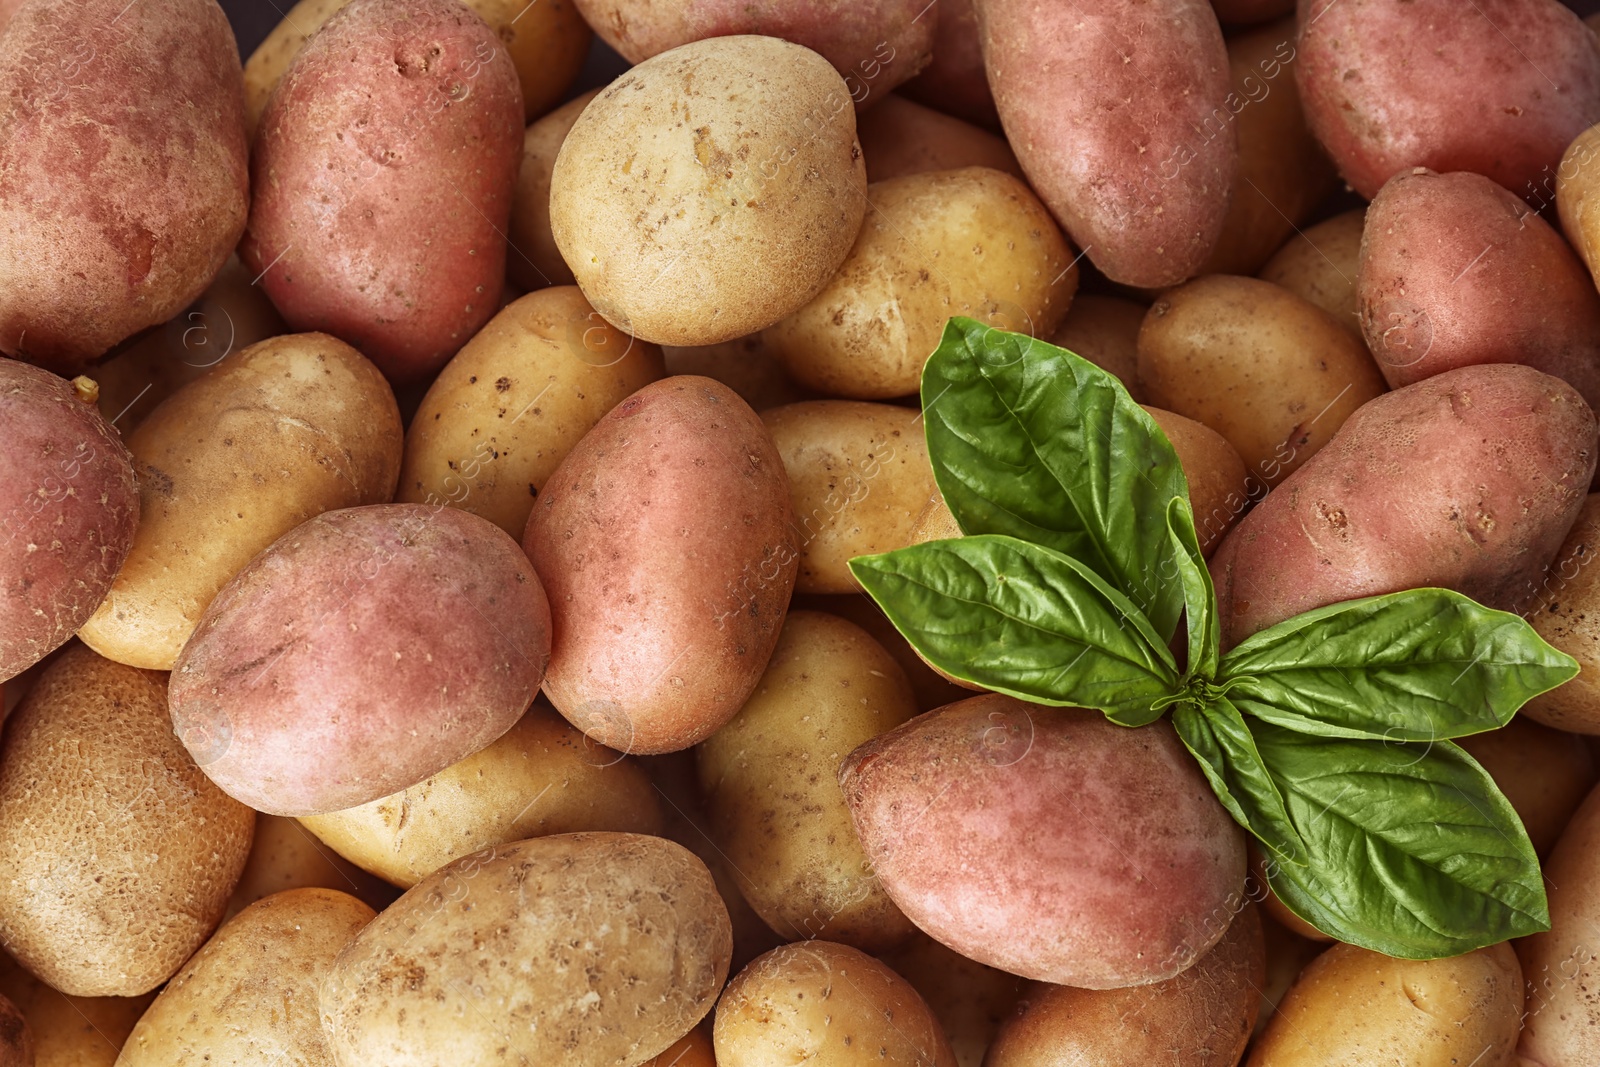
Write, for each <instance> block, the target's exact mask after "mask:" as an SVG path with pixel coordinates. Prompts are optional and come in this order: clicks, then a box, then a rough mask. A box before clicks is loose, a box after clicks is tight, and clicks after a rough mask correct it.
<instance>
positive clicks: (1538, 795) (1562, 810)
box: [1456, 715, 1595, 856]
mask: <svg viewBox="0 0 1600 1067" xmlns="http://www.w3.org/2000/svg"><path fill="white" fill-rule="evenodd" d="M1456 743H1457V744H1459V745H1460V746H1461V747H1462V748H1464V749H1466V750H1467V754H1468V755H1470V756H1471V757H1472V758H1473V759H1475V760H1477V761H1478V762H1479V763H1481V764H1482V765H1483V769H1484V770H1486V771H1488V772H1489V776H1490V777H1492V778H1493V779H1494V781H1495V784H1496V785H1498V786H1499V787H1500V791H1501V792H1502V793H1504V794H1505V795H1506V799H1507V800H1509V801H1511V806H1512V807H1513V808H1515V809H1516V811H1517V816H1518V817H1519V818H1520V819H1521V820H1522V825H1523V827H1524V828H1526V829H1527V831H1528V838H1529V840H1531V841H1532V842H1533V847H1534V850H1535V851H1537V852H1538V853H1539V855H1541V856H1543V855H1546V854H1547V853H1548V852H1549V851H1550V850H1551V849H1552V848H1554V847H1555V843H1556V839H1557V838H1559V837H1560V836H1561V831H1562V830H1564V829H1566V827H1567V821H1568V820H1569V819H1571V818H1572V813H1573V812H1574V811H1576V810H1577V808H1578V805H1579V804H1581V803H1582V802H1583V798H1584V797H1586V796H1588V795H1589V790H1590V789H1592V788H1593V787H1594V784H1595V765H1594V759H1593V757H1591V756H1590V755H1589V750H1588V749H1587V748H1586V747H1584V744H1583V740H1582V738H1580V737H1578V736H1577V735H1575V734H1568V733H1561V732H1560V731H1557V730H1551V729H1548V728H1546V727H1543V726H1540V725H1539V724H1538V723H1536V722H1534V721H1533V720H1532V719H1529V718H1527V717H1525V716H1522V715H1519V716H1517V717H1516V718H1514V719H1512V720H1511V722H1510V723H1508V724H1507V725H1506V726H1505V727H1503V728H1502V729H1499V730H1490V731H1489V732H1488V733H1483V734H1475V735H1473V736H1472V737H1463V738H1461V739H1460V740H1459V741H1457V742H1456Z"/></svg>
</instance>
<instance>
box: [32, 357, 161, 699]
mask: <svg viewBox="0 0 1600 1067" xmlns="http://www.w3.org/2000/svg"><path fill="white" fill-rule="evenodd" d="M94 396H95V389H94V383H93V382H90V381H88V380H87V379H79V381H78V382H75V383H74V382H65V381H62V380H61V379H60V378H58V377H56V376H55V375H53V374H50V373H49V372H47V371H43V370H40V369H38V368H37V367H30V366H28V365H27V364H26V363H18V362H16V361H15V360H10V359H5V358H3V357H0V426H4V427H5V432H4V449H5V460H4V462H3V463H0V682H3V681H5V680H6V679H8V678H14V677H16V676H17V675H19V674H21V673H22V672H23V671H25V670H27V669H28V668H29V667H30V666H32V665H33V664H35V663H37V662H39V661H40V660H42V659H43V658H44V657H45V656H47V655H49V654H50V653H51V652H52V651H54V650H55V649H57V648H59V647H61V645H63V644H64V643H66V641H67V640H68V639H69V638H71V637H72V635H73V633H75V632H76V631H77V630H78V628H79V627H81V626H82V625H83V624H84V622H85V621H87V620H88V618H89V616H90V615H92V614H94V610H95V608H97V607H99V605H100V601H101V600H103V599H104V598H105V595H106V592H107V591H108V590H109V589H110V588H111V583H112V581H113V580H114V579H115V578H116V576H117V571H118V570H119V569H120V568H121V567H122V563H123V560H125V559H126V558H127V555H128V550H129V549H130V548H131V547H132V546H133V540H134V531H135V528H136V527H137V525H138V522H139V486H138V482H137V481H136V480H135V478H134V471H133V460H132V458H131V457H130V456H129V455H128V450H127V448H125V447H124V446H123V444H122V439H121V438H119V437H118V436H117V433H116V431H115V430H113V429H112V428H111V427H110V426H109V425H107V424H106V421H105V420H104V419H103V418H101V417H100V414H99V412H97V411H95V409H94ZM41 549H42V551H41Z"/></svg>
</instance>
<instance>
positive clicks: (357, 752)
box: [170, 504, 550, 815]
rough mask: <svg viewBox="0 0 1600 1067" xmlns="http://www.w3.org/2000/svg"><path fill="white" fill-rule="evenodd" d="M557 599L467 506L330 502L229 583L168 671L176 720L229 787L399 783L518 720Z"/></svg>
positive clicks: (338, 800) (340, 789)
mask: <svg viewBox="0 0 1600 1067" xmlns="http://www.w3.org/2000/svg"><path fill="white" fill-rule="evenodd" d="M549 650H550V609H549V605H548V604H547V602H546V600H545V594H544V590H543V588H542V587H541V586H540V584H539V579H538V577H537V576H536V575H535V574H534V571H533V568H532V566H530V565H529V563H528V560H527V558H526V557H524V556H523V554H522V553H521V552H520V551H519V550H518V548H517V543H516V542H515V541H513V540H512V539H511V538H510V537H508V536H507V535H506V534H505V532H504V531H502V530H500V529H499V528H498V527H496V526H495V525H494V524H493V523H491V522H489V521H488V520H487V519H480V518H479V517H478V516H476V515H470V514H468V513H466V512H464V511H457V510H456V509H455V508H442V507H441V508H432V507H426V506H423V505H418V504H378V505H374V506H370V507H360V508H345V509H343V510H340V511H329V512H324V513H323V514H321V515H318V516H317V517H316V518H314V519H311V520H309V521H308V522H305V523H302V524H301V525H300V526H298V527H296V528H295V529H293V530H291V531H290V532H289V533H287V534H285V535H284V536H283V537H281V538H279V539H278V540H277V541H275V542H274V543H273V544H272V546H271V547H270V548H268V549H267V550H266V551H264V552H262V553H261V555H259V556H257V557H256V558H255V559H254V560H252V561H251V562H250V564H249V565H248V566H247V567H245V568H244V570H242V571H240V572H239V574H238V575H237V576H235V578H234V579H233V581H231V582H229V583H228V584H227V585H226V586H225V587H224V588H223V590H222V592H220V593H218V594H217V597H216V599H215V600H213V601H212V602H211V606H210V607H209V608H208V609H207V610H206V613H205V615H204V616H202V617H201V619H200V624H199V625H198V626H197V627H196V628H195V632H194V636H193V637H191V638H190V639H189V643H188V644H187V645H185V646H184V648H183V652H182V654H181V655H180V656H179V657H178V662H177V663H176V665H175V666H174V667H173V671H172V686H171V695H170V703H171V710H172V724H173V727H174V728H175V729H176V730H177V733H178V737H179V738H180V739H181V740H182V741H183V743H184V745H185V747H187V748H188V749H189V751H190V753H191V754H192V755H193V756H194V757H195V762H196V763H198V764H199V765H200V767H201V768H202V769H203V770H204V771H205V772H206V774H207V775H208V776H210V778H211V780H212V781H214V782H216V783H217V784H218V785H220V786H221V787H222V788H223V789H224V790H225V791H226V792H227V793H229V794H230V795H231V796H234V797H237V798H238V799H240V800H243V801H244V802H245V803H247V804H249V805H250V806H251V807H253V808H256V809H257V810H258V811H266V812H270V813H272V814H274V815H318V814H321V813H323V812H329V811H338V810H340V809H343V808H351V807H355V806H356V805H357V804H365V803H367V802H368V801H370V800H376V799H378V798H379V797H382V796H387V795H389V794H390V793H394V792H398V791H399V790H401V789H405V788H407V787H408V786H412V785H415V784H416V783H418V782H420V781H422V780H423V779H424V778H427V777H428V776H429V775H431V774H434V773H435V772H437V771H440V770H443V769H444V768H445V767H448V766H450V765H451V764H452V763H455V762H457V761H459V760H461V759H463V758H464V757H466V756H468V755H470V754H471V753H473V752H476V751H478V750H479V749H482V748H483V747H485V746H486V745H488V744H489V743H490V742H492V741H493V740H494V739H495V738H497V737H499V736H500V735H501V734H503V733H505V732H506V731H507V730H508V729H510V728H511V725H512V724H513V723H515V722H516V721H517V719H518V718H520V717H521V715H522V713H523V711H525V710H526V709H527V707H528V705H529V703H531V702H532V700H533V698H534V695H535V694H536V693H537V692H538V690H539V683H540V682H541V681H542V680H543V677H544V668H545V664H546V663H547V662H548V659H549Z"/></svg>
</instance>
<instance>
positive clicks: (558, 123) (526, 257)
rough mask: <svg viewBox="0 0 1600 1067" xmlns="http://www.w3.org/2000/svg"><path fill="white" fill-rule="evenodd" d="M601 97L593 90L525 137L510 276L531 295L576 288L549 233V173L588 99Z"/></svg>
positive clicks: (509, 255)
mask: <svg viewBox="0 0 1600 1067" xmlns="http://www.w3.org/2000/svg"><path fill="white" fill-rule="evenodd" d="M599 94H600V90H599V89H591V90H589V91H588V92H586V93H584V94H583V95H581V96H579V97H577V98H576V99H573V100H568V101H567V102H566V103H565V104H562V105H561V106H560V107H558V108H556V109H555V110H554V111H552V112H550V114H548V115H546V116H544V117H543V118H541V119H539V120H538V121H537V122H534V123H531V124H530V125H529V126H528V129H527V131H526V132H524V133H523V135H522V165H521V167H520V168H518V170H517V187H516V190H515V191H514V192H513V193H512V198H511V225H510V227H509V228H508V230H507V237H508V238H509V239H510V240H509V243H510V245H511V247H510V249H509V250H508V251H507V253H506V274H507V276H508V277H509V278H510V279H511V282H512V284H513V285H516V286H517V287H519V288H521V289H523V290H524V291H526V292H533V291H534V290H536V289H543V288H544V287H545V286H547V285H572V284H574V281H573V278H572V268H571V267H569V266H567V261H566V260H564V259H562V258H561V250H560V249H559V248H557V247H556V238H555V235H554V234H553V233H551V232H550V172H551V171H552V170H554V169H555V165H556V155H557V153H559V152H560V151H561V142H563V141H565V140H566V139H567V133H568V131H570V130H571V129H572V124H573V123H574V122H577V121H578V116H579V115H581V114H583V109H584V108H586V107H588V106H589V101H591V100H593V99H594V98H595V97H596V96H598V95H599Z"/></svg>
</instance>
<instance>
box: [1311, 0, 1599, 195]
mask: <svg viewBox="0 0 1600 1067" xmlns="http://www.w3.org/2000/svg"><path fill="white" fill-rule="evenodd" d="M1475 2H1476V0H1475ZM1472 15H1474V16H1476V17H1467V16H1466V15H1465V13H1464V12H1463V11H1462V10H1461V8H1460V7H1459V6H1457V5H1456V4H1454V3H1452V2H1451V0H1413V2H1409V3H1403V4H1397V3H1391V2H1389V0H1356V2H1355V3H1345V2H1343V0H1301V3H1300V25H1301V26H1302V27H1303V32H1302V34H1301V37H1300V42H1299V44H1300V64H1299V70H1298V72H1297V74H1298V77H1299V83H1300V93H1301V96H1302V97H1303V98H1304V101H1305V109H1306V118H1307V120H1308V121H1309V122H1310V124H1311V129H1312V131H1313V132H1314V133H1315V134H1316V135H1317V140H1319V141H1321V142H1322V145H1323V147H1324V148H1326V149H1327V150H1328V154H1329V155H1331V156H1332V157H1333V161H1334V162H1335V163H1336V164H1338V167H1339V172H1340V173H1341V174H1343V175H1344V178H1345V181H1347V182H1349V183H1350V185H1352V186H1353V187H1354V188H1355V190H1356V192H1358V193H1360V194H1361V195H1362V196H1364V197H1366V198H1367V199H1368V200H1371V199H1372V198H1373V197H1374V196H1375V195H1376V194H1377V192H1378V189H1379V188H1380V187H1381V186H1382V185H1383V183H1384V182H1386V181H1388V180H1389V179H1390V178H1391V177H1393V176H1394V175H1396V174H1399V173H1400V172H1401V171H1404V170H1409V169H1410V168H1412V167H1428V168H1431V169H1433V170H1437V171H1457V170H1470V171H1473V172H1475V173H1478V174H1482V175H1484V176H1486V177H1488V178H1491V179H1493V180H1494V181H1496V182H1498V183H1499V184H1500V185H1503V186H1505V187H1506V188H1507V189H1510V190H1511V191H1512V192H1514V193H1516V194H1518V195H1519V196H1525V195H1527V194H1528V193H1529V192H1531V191H1533V189H1534V182H1535V181H1536V180H1538V179H1539V178H1540V176H1541V172H1543V171H1548V170H1550V169H1552V168H1554V167H1556V166H1557V164H1558V163H1559V162H1560V160H1561V153H1562V152H1563V151H1564V150H1565V149H1566V147H1567V145H1568V144H1569V143H1570V142H1571V141H1572V139H1573V138H1574V137H1576V136H1577V135H1578V134H1579V133H1581V132H1582V131H1583V129H1584V127H1586V126H1588V125H1589V123H1590V122H1592V121H1593V120H1594V113H1593V109H1594V106H1595V103H1596V101H1600V46H1597V45H1596V43H1595V38H1594V35H1593V34H1592V33H1585V32H1584V27H1583V26H1582V25H1581V24H1580V22H1579V20H1578V16H1577V15H1575V14H1573V13H1572V12H1571V11H1570V10H1568V9H1567V8H1566V7H1564V6H1562V5H1561V4H1560V3H1557V2H1556V0H1487V2H1484V3H1481V4H1480V6H1479V7H1477V8H1476V9H1475V10H1474V11H1473V12H1472ZM1441 32H1447V33H1448V34H1449V35H1450V45H1449V47H1448V48H1446V49H1440V48H1438V47H1437V43H1438V41H1439V34H1440V33H1441ZM1558 87H1559V88H1558Z"/></svg>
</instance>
